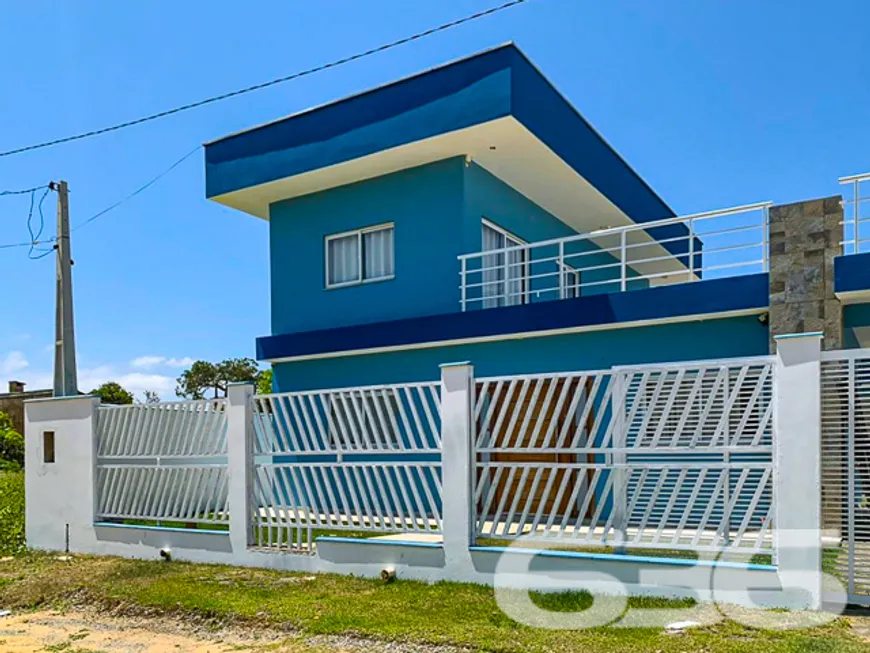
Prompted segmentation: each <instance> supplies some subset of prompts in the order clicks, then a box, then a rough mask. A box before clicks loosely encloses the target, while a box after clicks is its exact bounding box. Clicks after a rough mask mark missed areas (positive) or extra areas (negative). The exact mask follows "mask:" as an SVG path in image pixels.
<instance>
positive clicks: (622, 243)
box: [619, 231, 628, 291]
mask: <svg viewBox="0 0 870 653" xmlns="http://www.w3.org/2000/svg"><path fill="white" fill-rule="evenodd" d="M626 234H627V232H626V231H622V232H621V233H620V234H619V263H620V265H619V289H620V290H623V291H624V290H625V289H626V288H627V286H628V283H627V279H626V276H627V271H628V270H627V262H626V258H627V256H628V253H627V251H626V240H627V239H626Z"/></svg>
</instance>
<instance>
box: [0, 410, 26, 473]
mask: <svg viewBox="0 0 870 653" xmlns="http://www.w3.org/2000/svg"><path fill="white" fill-rule="evenodd" d="M23 465H24V436H23V435H21V434H20V433H19V432H18V431H16V430H15V428H14V427H13V426H12V418H11V417H9V415H7V414H6V413H4V412H3V411H0V469H20V468H21V467H22V466H23Z"/></svg>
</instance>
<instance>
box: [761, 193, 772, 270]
mask: <svg viewBox="0 0 870 653" xmlns="http://www.w3.org/2000/svg"><path fill="white" fill-rule="evenodd" d="M761 222H762V225H761V271H762V272H768V271H769V270H770V240H769V239H770V207H767V206H765V207H764V209H763V213H762V217H761Z"/></svg>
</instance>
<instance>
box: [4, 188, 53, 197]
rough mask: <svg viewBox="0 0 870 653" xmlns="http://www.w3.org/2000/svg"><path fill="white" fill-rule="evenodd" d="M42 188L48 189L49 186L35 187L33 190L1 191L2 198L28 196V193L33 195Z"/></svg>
mask: <svg viewBox="0 0 870 653" xmlns="http://www.w3.org/2000/svg"><path fill="white" fill-rule="evenodd" d="M41 188H48V186H47V185H42V186H34V187H33V188H22V189H21V190H0V197H2V196H4V195H27V193H33V192H35V191H38V190H39V189H41Z"/></svg>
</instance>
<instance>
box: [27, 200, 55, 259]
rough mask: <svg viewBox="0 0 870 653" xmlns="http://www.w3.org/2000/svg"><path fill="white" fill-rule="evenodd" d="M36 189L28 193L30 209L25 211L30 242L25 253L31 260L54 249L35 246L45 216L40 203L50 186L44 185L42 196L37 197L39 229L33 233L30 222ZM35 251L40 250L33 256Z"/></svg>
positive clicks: (42, 256)
mask: <svg viewBox="0 0 870 653" xmlns="http://www.w3.org/2000/svg"><path fill="white" fill-rule="evenodd" d="M37 190H38V189H35V190H34V191H33V192H32V193H30V210H29V211H28V212H27V232H28V233H29V234H30V243H31V245H30V251H29V252H28V253H27V256H28V258H30V259H31V260H34V261H35V260H37V259H41V258H45V257H46V256H48V255H49V254H51V253H52V252H53V251H54V248H51V249H37V247H36V246H37V244H38V243H39V238H40V236H42V232H43V230H44V229H45V216H44V215H43V213H42V203H43V202H44V201H45V196H46V195H48V193H49V191H51V186H46V187H45V192H44V193H43V194H42V197H40V198H39V205H38V211H39V229H38V230H37V232H36V234H34V233H33V222H32V221H33V200H34V199H35V197H36V191H37ZM35 251H38V252H40V253H39V255H37V256H34V255H33V252H35Z"/></svg>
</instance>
